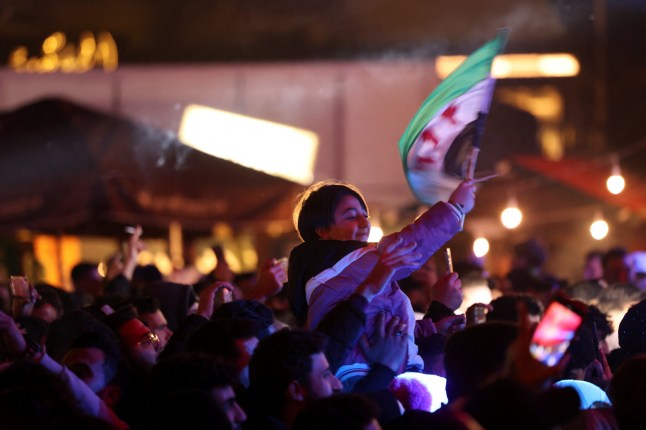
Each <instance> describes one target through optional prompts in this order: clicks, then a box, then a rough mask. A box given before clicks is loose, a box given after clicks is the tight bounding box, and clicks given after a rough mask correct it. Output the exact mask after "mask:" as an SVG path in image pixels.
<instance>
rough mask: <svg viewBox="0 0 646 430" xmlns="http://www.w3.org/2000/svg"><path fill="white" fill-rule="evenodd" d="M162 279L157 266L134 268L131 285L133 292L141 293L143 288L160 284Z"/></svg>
mask: <svg viewBox="0 0 646 430" xmlns="http://www.w3.org/2000/svg"><path fill="white" fill-rule="evenodd" d="M163 279H164V275H162V273H161V272H160V271H159V269H158V268H157V266H155V265H154V264H147V265H145V266H137V267H135V271H134V272H133V274H132V281H131V283H132V286H133V289H134V290H135V291H141V290H142V288H143V287H144V286H146V285H149V284H154V283H155V282H161V281H162V280H163Z"/></svg>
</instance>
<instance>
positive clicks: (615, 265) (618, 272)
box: [603, 257, 628, 285]
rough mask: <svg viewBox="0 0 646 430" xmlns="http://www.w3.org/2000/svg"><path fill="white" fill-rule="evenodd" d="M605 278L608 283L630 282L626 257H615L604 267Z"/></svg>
mask: <svg viewBox="0 0 646 430" xmlns="http://www.w3.org/2000/svg"><path fill="white" fill-rule="evenodd" d="M603 278H604V279H605V280H606V282H608V284H611V285H612V284H614V283H616V282H619V283H625V282H628V262H627V261H626V258H625V257H614V258H611V259H609V260H608V261H607V263H606V266H605V267H604V268H603Z"/></svg>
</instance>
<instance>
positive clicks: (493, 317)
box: [487, 294, 543, 323]
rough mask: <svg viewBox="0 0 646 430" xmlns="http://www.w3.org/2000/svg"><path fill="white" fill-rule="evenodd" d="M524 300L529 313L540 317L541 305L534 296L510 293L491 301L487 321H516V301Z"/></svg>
mask: <svg viewBox="0 0 646 430" xmlns="http://www.w3.org/2000/svg"><path fill="white" fill-rule="evenodd" d="M519 302H524V303H525V305H526V306H527V312H528V313H529V315H532V316H538V317H540V316H541V315H542V313H543V306H542V305H541V303H540V302H539V301H538V300H536V299H535V298H534V297H532V296H530V295H527V294H512V295H507V296H501V297H498V298H496V299H494V300H492V301H491V303H490V305H491V307H492V308H493V309H492V310H490V311H489V312H487V321H507V322H513V323H516V322H518V308H517V306H518V303H519Z"/></svg>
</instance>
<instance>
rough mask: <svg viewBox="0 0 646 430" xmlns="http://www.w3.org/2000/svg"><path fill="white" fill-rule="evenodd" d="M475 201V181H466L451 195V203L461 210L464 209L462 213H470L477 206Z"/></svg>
mask: <svg viewBox="0 0 646 430" xmlns="http://www.w3.org/2000/svg"><path fill="white" fill-rule="evenodd" d="M475 200H476V186H475V184H474V182H473V180H471V179H470V180H466V181H464V182H462V183H460V185H458V187H457V188H456V189H455V190H454V191H453V193H451V197H449V202H452V203H455V204H457V205H458V206H460V208H462V212H464V213H465V214H466V213H469V212H471V210H472V209H473V207H474V206H475Z"/></svg>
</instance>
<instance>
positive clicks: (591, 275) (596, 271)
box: [583, 255, 603, 281]
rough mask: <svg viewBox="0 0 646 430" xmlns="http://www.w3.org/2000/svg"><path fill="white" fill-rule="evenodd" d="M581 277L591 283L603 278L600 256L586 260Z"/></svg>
mask: <svg viewBox="0 0 646 430" xmlns="http://www.w3.org/2000/svg"><path fill="white" fill-rule="evenodd" d="M583 277H584V279H585V280H586V281H593V280H595V279H601V278H602V277H603V265H602V264H601V256H599V255H596V256H593V257H590V258H588V259H587V260H586V262H585V267H584V268H583Z"/></svg>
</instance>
